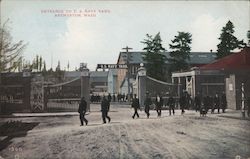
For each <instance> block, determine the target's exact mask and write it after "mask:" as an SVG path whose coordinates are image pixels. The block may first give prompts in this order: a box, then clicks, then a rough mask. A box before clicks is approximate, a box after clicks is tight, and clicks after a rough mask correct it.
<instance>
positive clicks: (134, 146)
mask: <svg viewBox="0 0 250 159" xmlns="http://www.w3.org/2000/svg"><path fill="white" fill-rule="evenodd" d="M98 110H99V108H96V109H95V111H93V112H91V113H90V114H89V115H88V116H87V119H88V120H89V125H88V126H83V127H80V126H79V124H80V123H79V117H78V116H68V117H64V116H63V117H33V118H16V119H15V120H19V121H20V122H22V123H38V124H37V125H36V126H35V127H34V128H33V129H32V130H29V131H27V134H25V135H22V136H17V137H16V136H15V137H13V138H11V139H9V140H7V141H8V142H7V143H6V142H5V141H4V140H5V139H6V136H1V144H5V145H3V146H2V147H3V148H2V150H1V151H0V156H1V157H3V158H15V157H16V158H17V157H18V158H53V159H54V158H65V159H69V158H72V159H75V158H83V159H85V158H86V159H88V158H98V159H99V158H107V159H108V158H143V159H144V158H180V159H183V158H197V159H201V158H219V159H221V158H235V156H237V155H239V156H241V158H247V157H250V131H249V130H250V121H249V120H239V119H231V118H224V117H218V115H217V114H212V115H211V114H209V115H208V116H207V117H205V118H204V117H199V114H198V113H196V112H194V111H187V112H186V114H185V115H183V116H182V115H180V111H177V113H176V115H175V116H169V115H168V112H167V111H163V117H162V118H157V117H156V113H155V112H154V111H151V118H150V119H146V116H145V114H144V112H140V116H141V117H140V119H134V120H133V119H132V118H131V116H132V109H129V108H116V107H115V106H113V107H112V112H110V116H111V118H112V121H111V123H109V124H105V125H104V124H102V121H101V116H100V115H101V114H100V112H99V111H98ZM9 120H14V119H4V120H2V121H1V122H5V121H9ZM3 141H4V142H3Z"/></svg>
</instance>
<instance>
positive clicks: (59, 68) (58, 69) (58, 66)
mask: <svg viewBox="0 0 250 159" xmlns="http://www.w3.org/2000/svg"><path fill="white" fill-rule="evenodd" d="M56 71H61V65H60V61H58V63H57V66H56Z"/></svg>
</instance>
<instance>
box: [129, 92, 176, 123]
mask: <svg viewBox="0 0 250 159" xmlns="http://www.w3.org/2000/svg"><path fill="white" fill-rule="evenodd" d="M152 104H153V102H152V100H151V98H150V97H149V93H148V92H147V93H146V98H145V101H144V107H145V108H144V111H145V113H146V115H147V118H149V116H150V113H149V111H150V106H151V105H152ZM154 104H155V110H156V112H157V117H161V111H162V107H163V98H162V97H161V96H160V95H159V94H157V96H156V98H155V102H154ZM166 104H167V105H168V106H169V115H171V112H172V113H173V115H174V113H175V111H174V110H175V101H174V98H173V97H172V96H170V97H169V98H168V101H167V103H166ZM131 106H132V107H133V108H134V115H133V116H132V118H133V119H134V118H135V116H137V118H139V114H138V109H140V104H139V99H138V98H137V97H136V94H135V95H134V98H133V100H132V104H131ZM140 110H141V109H140Z"/></svg>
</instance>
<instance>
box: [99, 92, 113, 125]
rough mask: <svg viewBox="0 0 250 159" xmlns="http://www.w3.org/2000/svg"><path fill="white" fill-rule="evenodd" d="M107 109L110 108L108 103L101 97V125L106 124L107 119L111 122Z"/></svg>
mask: <svg viewBox="0 0 250 159" xmlns="http://www.w3.org/2000/svg"><path fill="white" fill-rule="evenodd" d="M109 107H110V103H109V101H108V100H107V99H106V97H105V96H103V99H102V103H101V112H102V120H103V124H105V123H106V118H107V119H108V122H110V121H111V118H110V117H109V116H108V112H109Z"/></svg>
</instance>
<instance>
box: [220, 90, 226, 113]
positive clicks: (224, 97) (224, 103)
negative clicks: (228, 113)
mask: <svg viewBox="0 0 250 159" xmlns="http://www.w3.org/2000/svg"><path fill="white" fill-rule="evenodd" d="M226 108H227V98H226V95H225V93H224V92H223V93H222V95H221V109H222V113H225V110H226Z"/></svg>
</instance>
